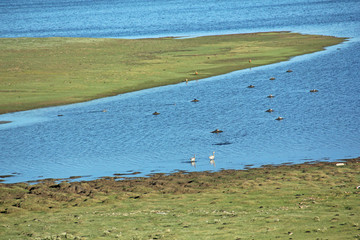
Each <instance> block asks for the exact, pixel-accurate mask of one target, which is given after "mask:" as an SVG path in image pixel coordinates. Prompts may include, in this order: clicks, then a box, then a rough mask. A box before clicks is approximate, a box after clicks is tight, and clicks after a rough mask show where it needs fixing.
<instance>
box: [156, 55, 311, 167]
mask: <svg viewBox="0 0 360 240" xmlns="http://www.w3.org/2000/svg"><path fill="white" fill-rule="evenodd" d="M249 63H251V60H249ZM286 72H288V73H291V72H292V70H291V69H289V70H287V71H286ZM195 75H198V72H195ZM275 79H276V78H275V77H271V78H270V79H269V80H271V81H274V80H275ZM188 81H189V80H188V79H186V80H185V82H186V84H188ZM248 88H255V86H254V85H252V84H251V85H249V86H248ZM310 92H312V93H314V92H318V90H317V89H311V90H310ZM274 97H275V96H274V95H272V94H270V95H268V96H267V98H274ZM199 101H200V100H198V99H196V98H194V99H193V100H191V102H195V103H196V102H199ZM265 112H268V113H272V112H274V109H272V108H269V109H267V110H266V111H265ZM153 115H160V113H159V112H157V111H155V112H154V113H153ZM283 119H284V118H283V117H280V116H279V117H277V118H276V119H275V120H277V121H281V120H283ZM222 132H223V131H222V130H219V129H215V130H214V131H211V133H216V134H218V133H222ZM209 161H210V164H211V165H213V166H215V151H214V152H213V154H212V155H210V156H209ZM190 163H191V165H192V166H194V167H196V156H195V154H194V156H193V157H191V158H190Z"/></svg>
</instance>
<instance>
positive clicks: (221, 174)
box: [0, 157, 360, 196]
mask: <svg viewBox="0 0 360 240" xmlns="http://www.w3.org/2000/svg"><path fill="white" fill-rule="evenodd" d="M358 163H360V157H358V158H352V159H343V160H338V161H336V162H321V161H320V162H306V163H301V164H288V163H286V164H281V165H264V166H262V167H260V168H247V169H244V170H233V169H227V170H226V169H224V170H220V171H217V172H212V171H203V172H186V171H178V172H175V173H171V174H165V173H155V174H152V175H149V176H145V177H136V176H129V175H130V174H129V175H127V176H123V175H121V174H114V176H105V177H101V178H98V179H95V180H88V181H87V180H81V181H73V180H76V179H79V178H82V177H83V176H72V177H69V178H59V179H52V178H48V179H41V180H35V181H27V182H20V183H1V182H0V191H1V188H4V187H6V188H8V187H10V188H14V187H20V188H24V189H26V190H28V191H29V192H28V194H32V193H34V191H35V189H36V192H37V193H36V194H37V195H39V194H40V195H42V194H45V195H48V194H50V195H51V192H61V193H67V194H76V195H85V196H91V195H93V194H94V193H98V192H103V193H109V192H119V191H120V192H123V191H125V192H128V191H130V192H133V191H134V189H137V190H136V192H139V189H144V190H141V191H140V192H139V193H140V194H147V193H148V192H152V191H161V192H163V193H186V192H193V191H199V189H202V188H208V187H211V188H216V185H217V184H215V183H216V181H215V180H216V179H230V180H231V181H239V179H243V180H244V179H247V178H248V177H249V176H251V178H253V177H254V176H259V177H263V176H262V175H264V174H265V175H267V174H271V173H272V172H278V171H298V170H299V169H300V170H302V171H303V172H305V171H307V170H311V169H314V168H320V169H321V168H328V167H341V166H344V165H356V166H357V165H358ZM13 176H15V175H3V176H0V180H1V179H4V178H8V177H13ZM359 185H360V183H359ZM145 189H146V190H145ZM24 195H25V194H24Z"/></svg>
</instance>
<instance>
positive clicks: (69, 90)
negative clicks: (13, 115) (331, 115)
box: [0, 32, 345, 114]
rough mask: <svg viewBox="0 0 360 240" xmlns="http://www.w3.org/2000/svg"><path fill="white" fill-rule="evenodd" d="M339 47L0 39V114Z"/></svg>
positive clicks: (322, 39) (289, 37)
mask: <svg viewBox="0 0 360 240" xmlns="http://www.w3.org/2000/svg"><path fill="white" fill-rule="evenodd" d="M344 40H345V39H344V38H336V37H329V36H319V35H302V34H298V33H289V32H269V33H252V34H233V35H219V36H205V37H197V38H183V39H176V38H171V37H168V38H156V39H95V38H2V39H0V49H1V51H0V66H1V68H0V114H1V113H7V112H14V111H22V110H28V109H34V108H40V107H46V106H54V105H62V104H69V103H75V102H82V101H88V100H91V99H95V98H101V97H106V96H111V95H116V94H121V93H126V92H131V91H136V90H141V89H145V88H151V87H156V86H162V85H167V84H175V83H179V82H182V81H185V79H188V80H189V81H191V80H195V79H202V78H207V77H210V76H215V75H220V74H225V73H228V72H232V71H235V70H240V69H244V68H249V67H256V66H260V65H266V64H271V63H276V62H280V61H285V60H288V59H289V58H291V57H293V56H297V55H302V54H306V53H311V52H315V51H320V50H322V49H323V48H324V47H326V46H331V45H335V44H338V43H341V42H343V41H344ZM250 59H251V63H250V62H249V60H250Z"/></svg>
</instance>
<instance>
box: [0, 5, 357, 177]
mask: <svg viewBox="0 0 360 240" xmlns="http://www.w3.org/2000/svg"><path fill="white" fill-rule="evenodd" d="M41 2H42V1H32V2H30V3H29V2H26V1H15V2H13V1H2V2H1V3H0V11H1V15H0V19H1V20H2V21H3V20H5V21H4V22H5V23H6V24H5V25H1V26H0V37H20V36H26V37H29V36H41V37H43V36H80V37H128V38H132V37H157V36H170V35H173V36H198V35H207V34H223V33H235V32H236V33H237V32H254V31H272V30H290V31H296V32H303V33H316V34H327V35H336V36H346V37H351V40H350V41H349V42H346V43H343V44H340V45H338V46H334V47H330V48H328V49H327V50H326V51H322V52H319V53H315V54H310V55H305V56H300V57H295V58H293V59H292V60H291V61H287V62H282V63H278V64H273V65H269V66H263V67H258V68H253V69H251V70H250V69H246V70H242V71H237V72H233V73H229V74H226V75H222V76H217V77H212V78H208V79H204V80H200V81H194V82H189V83H188V84H187V85H186V84H185V83H181V84H177V85H171V86H165V87H160V88H153V89H147V90H143V91H139V92H135V93H129V94H123V95H119V96H115V97H110V98H104V99H99V100H95V101H91V102H87V103H80V104H73V105H67V106H60V107H53V108H44V109H38V110H33V111H25V112H18V113H12V114H4V115H0V121H13V122H12V123H9V124H0V143H1V144H0V175H7V174H13V175H14V177H12V178H6V182H18V181H27V180H35V179H42V178H49V177H51V178H64V177H65V178H66V177H70V176H75V175H81V176H88V177H86V178H84V179H94V178H96V177H101V176H109V175H112V174H114V173H131V172H141V173H142V174H140V175H146V174H149V173H154V172H166V173H170V172H173V171H176V170H187V171H203V170H215V171H216V170H220V169H223V168H225V169H229V168H231V169H243V168H245V167H247V165H252V166H254V167H257V166H261V165H264V164H281V163H287V162H292V163H301V162H306V161H316V160H329V161H334V160H336V159H340V158H350V157H357V156H359V155H360V148H359V146H360V140H358V136H359V133H360V128H359V126H360V120H359V119H360V111H359V107H360V97H359V92H360V91H359V90H360V82H359V79H358V75H359V69H360V63H359V61H358V59H360V42H359V33H360V31H359V30H360V28H359V26H360V23H359V22H360V21H359V16H360V14H359V12H360V7H359V6H360V5H359V3H358V2H357V1H336V2H333V1H295V2H294V1H280V3H278V4H273V3H272V1H231V2H229V1H227V2H226V4H225V3H219V2H218V1H206V2H205V1H153V2H152V3H149V2H148V1H135V2H134V3H133V2H132V3H126V2H125V1H119V2H115V1H92V2H91V3H88V2H87V1H47V3H46V4H45V3H41ZM29 9H30V10H31V11H30V10H29ZM204 9H205V10H204ZM144 13H146V14H144ZM200 13H202V14H200ZM49 17H51V19H49ZM90 17H91V19H90ZM127 17H131V19H135V20H134V21H127V20H126V19H127ZM45 19H48V21H45ZM164 19H166V21H165V20H164ZM62 20H64V21H62ZM65 20H66V21H65ZM288 69H292V70H293V72H291V73H287V72H286V70H288ZM270 77H275V78H276V80H274V81H270V80H269V78H270ZM250 84H253V85H255V88H252V89H250V88H247V86H248V85H250ZM313 88H316V89H319V92H317V93H310V92H309V90H310V89H313ZM269 94H273V95H275V97H274V98H272V99H269V98H267V97H266V96H267V95H269ZM194 98H197V99H199V100H200V101H199V102H197V103H193V102H191V100H192V99H194ZM268 108H273V109H274V110H275V111H274V112H273V113H267V112H265V110H266V109H268ZM103 109H106V110H107V111H106V112H103V111H102V110H103ZM154 111H158V112H160V115H158V116H154V115H152V113H153V112H154ZM58 115H62V116H58ZM278 116H282V117H284V120H282V121H276V120H275V118H277V117H278ZM216 128H219V129H221V130H223V131H224V132H222V133H220V134H212V133H210V132H211V131H213V130H214V129H216ZM213 151H215V166H214V165H211V164H210V163H209V159H208V156H209V155H211V154H212V152H213ZM193 154H196V158H197V161H196V167H195V166H192V165H191V163H190V157H192V156H193Z"/></svg>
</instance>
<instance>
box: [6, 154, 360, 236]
mask: <svg viewBox="0 0 360 240" xmlns="http://www.w3.org/2000/svg"><path fill="white" fill-rule="evenodd" d="M359 172H360V159H352V160H348V161H347V162H346V163H345V164H344V165H343V166H337V165H336V164H335V163H317V164H311V165H309V164H300V165H288V166H287V165H284V166H277V167H274V166H267V167H264V168H259V169H250V170H246V171H241V170H240V171H235V170H224V171H221V172H216V173H209V172H202V173H175V174H172V175H169V176H166V175H163V174H157V175H154V176H152V177H150V178H137V179H132V180H127V179H125V180H122V181H116V178H108V179H99V180H96V181H89V182H67V181H62V182H61V183H56V182H54V181H51V180H48V181H44V182H42V183H38V184H35V185H27V184H25V183H18V184H0V239H116V238H117V239H360V217H359V212H360V205H359V200H360V189H357V188H356V187H357V186H358V185H360V174H359Z"/></svg>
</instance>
